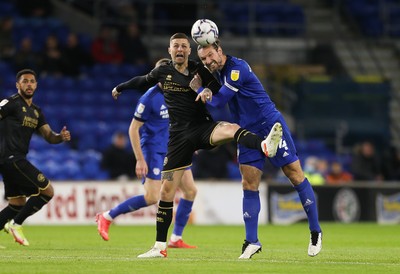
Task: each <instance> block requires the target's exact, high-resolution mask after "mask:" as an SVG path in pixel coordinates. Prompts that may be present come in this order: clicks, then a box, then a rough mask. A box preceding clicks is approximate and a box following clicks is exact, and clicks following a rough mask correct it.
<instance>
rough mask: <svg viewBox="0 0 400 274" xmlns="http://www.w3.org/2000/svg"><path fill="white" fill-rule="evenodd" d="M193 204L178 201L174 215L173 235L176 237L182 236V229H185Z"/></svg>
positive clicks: (186, 201)
mask: <svg viewBox="0 0 400 274" xmlns="http://www.w3.org/2000/svg"><path fill="white" fill-rule="evenodd" d="M192 206H193V202H192V201H188V200H185V199H183V198H181V199H180V200H179V204H178V208H177V209H176V214H175V226H174V231H173V233H174V234H175V235H177V236H182V233H183V229H184V228H185V226H186V224H187V222H188V220H189V215H190V212H192Z"/></svg>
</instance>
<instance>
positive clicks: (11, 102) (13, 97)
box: [1, 93, 22, 106]
mask: <svg viewBox="0 0 400 274" xmlns="http://www.w3.org/2000/svg"><path fill="white" fill-rule="evenodd" d="M19 102H22V101H21V96H20V95H19V94H18V93H16V94H13V95H11V96H9V97H7V98H4V99H2V100H1V105H2V106H4V105H6V104H8V105H16V104H18V103H19Z"/></svg>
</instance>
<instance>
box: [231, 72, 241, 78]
mask: <svg viewBox="0 0 400 274" xmlns="http://www.w3.org/2000/svg"><path fill="white" fill-rule="evenodd" d="M239 75H240V71H239V70H232V71H231V80H232V81H237V80H239Z"/></svg>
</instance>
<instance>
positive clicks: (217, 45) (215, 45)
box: [197, 39, 221, 51]
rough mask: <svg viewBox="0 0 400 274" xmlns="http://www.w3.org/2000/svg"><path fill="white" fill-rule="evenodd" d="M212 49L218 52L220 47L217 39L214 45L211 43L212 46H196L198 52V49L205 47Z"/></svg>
mask: <svg viewBox="0 0 400 274" xmlns="http://www.w3.org/2000/svg"><path fill="white" fill-rule="evenodd" d="M210 46H211V47H213V48H214V49H215V50H218V48H219V47H220V46H221V42H220V40H218V39H217V41H215V42H214V43H212V44H210V45H205V46H203V45H200V44H199V45H198V46H197V51H198V50H200V49H203V48H207V47H210Z"/></svg>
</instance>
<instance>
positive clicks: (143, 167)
mask: <svg viewBox="0 0 400 274" xmlns="http://www.w3.org/2000/svg"><path fill="white" fill-rule="evenodd" d="M135 172H136V176H137V177H138V179H142V178H144V177H146V175H147V172H148V167H147V163H146V161H145V160H137V161H136V169H135Z"/></svg>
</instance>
